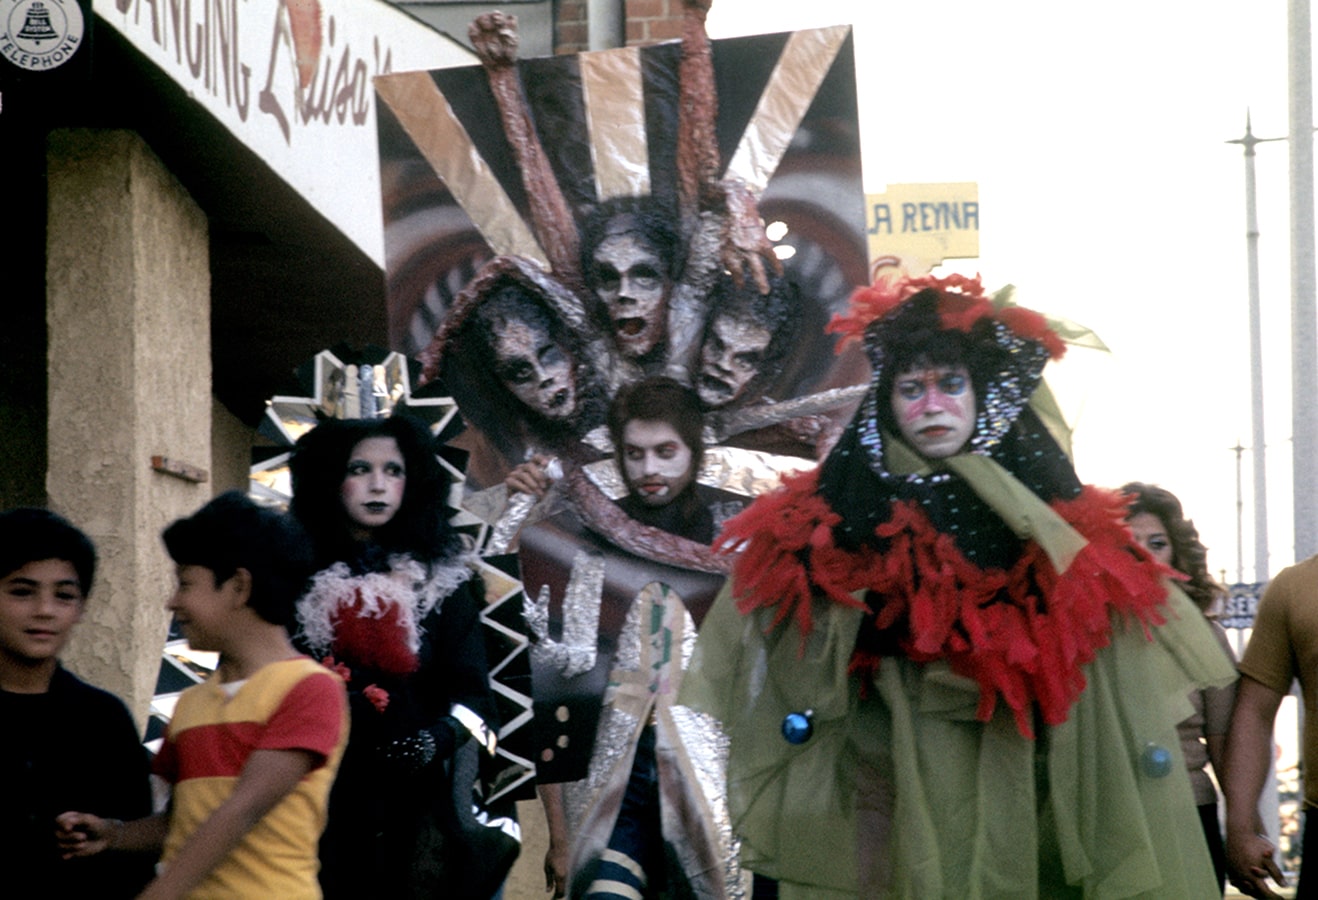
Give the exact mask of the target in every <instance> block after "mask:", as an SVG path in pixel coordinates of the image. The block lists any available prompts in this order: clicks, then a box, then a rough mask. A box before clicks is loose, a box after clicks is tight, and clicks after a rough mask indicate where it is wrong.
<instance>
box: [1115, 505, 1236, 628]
mask: <svg viewBox="0 0 1318 900" xmlns="http://www.w3.org/2000/svg"><path fill="white" fill-rule="evenodd" d="M1121 492H1122V493H1123V494H1125V495H1127V496H1128V497H1130V508H1129V509H1128V510H1127V511H1126V518H1127V519H1128V520H1129V519H1130V518H1132V517H1134V516H1138V515H1139V514H1140V513H1148V514H1149V515H1151V516H1153V517H1154V518H1156V519H1157V520H1158V521H1159V522H1161V523H1162V527H1163V530H1165V531H1166V532H1167V538H1168V540H1170V541H1171V544H1172V568H1173V569H1175V570H1176V571H1178V572H1180V573H1181V574H1182V575H1186V576H1188V577H1189V579H1190V580H1189V581H1186V582H1183V583H1182V584H1181V590H1183V591H1185V593H1186V594H1187V595H1189V597H1190V599H1191V600H1193V601H1194V603H1195V605H1196V606H1198V607H1199V609H1200V610H1201V611H1202V612H1208V611H1209V610H1210V609H1212V607H1213V604H1214V602H1216V600H1217V599H1218V598H1219V597H1220V596H1221V595H1222V592H1223V591H1222V586H1221V585H1220V584H1218V583H1217V582H1216V581H1214V580H1213V576H1212V575H1210V574H1209V573H1208V548H1207V547H1205V546H1204V545H1203V542H1202V541H1200V540H1199V530H1198V529H1197V528H1195V527H1194V522H1192V521H1191V520H1189V519H1187V518H1186V517H1185V512H1184V511H1183V510H1182V508H1181V501H1180V500H1178V499H1177V498H1176V495H1175V494H1173V493H1172V492H1171V491H1169V490H1167V489H1166V488H1160V487H1158V486H1157V485H1154V484H1144V483H1143V482H1139V481H1132V482H1130V483H1129V484H1125V485H1122V487H1121Z"/></svg>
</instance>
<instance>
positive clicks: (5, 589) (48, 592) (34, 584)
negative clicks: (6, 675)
mask: <svg viewBox="0 0 1318 900" xmlns="http://www.w3.org/2000/svg"><path fill="white" fill-rule="evenodd" d="M84 599H85V598H84V597H83V594H82V588H81V587H80V586H79V584H78V573H77V571H75V570H74V568H73V563H70V562H67V561H66V560H62V559H43V560H40V561H38V562H30V563H28V564H27V565H25V566H23V567H22V568H21V569H17V570H15V571H13V572H10V573H9V574H8V575H6V576H5V577H4V578H0V656H5V657H8V658H9V659H11V660H14V661H17V662H21V663H24V664H27V665H31V664H35V663H42V662H46V661H48V660H53V659H56V658H58V657H59V654H60V651H61V650H63V649H64V645H65V644H66V643H68V640H69V635H70V634H72V632H73V626H74V625H76V624H77V623H78V620H79V619H81V618H82V610H83V601H84Z"/></svg>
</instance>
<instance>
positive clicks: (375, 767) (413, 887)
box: [290, 416, 516, 900]
mask: <svg viewBox="0 0 1318 900" xmlns="http://www.w3.org/2000/svg"><path fill="white" fill-rule="evenodd" d="M290 465H291V468H292V475H293V502H292V507H291V510H292V513H293V514H294V515H295V516H296V517H297V518H298V519H299V521H301V523H302V525H303V526H304V527H305V528H306V530H307V532H308V533H309V534H310V535H311V538H312V544H313V549H314V551H315V556H316V563H317V568H318V569H319V572H318V574H317V575H316V576H315V577H314V578H313V579H312V582H311V587H310V588H309V590H308V591H307V594H306V596H304V597H303V598H302V599H301V600H299V601H298V605H297V618H298V625H299V632H298V635H297V641H298V643H299V645H300V646H301V647H303V648H304V649H305V650H306V651H307V652H308V653H309V654H310V655H311V656H313V657H314V658H316V659H320V660H322V661H324V662H325V664H326V665H328V666H330V667H331V668H333V669H335V670H336V671H338V672H339V674H341V675H342V676H343V678H344V680H345V681H346V682H347V684H348V691H349V699H350V702H351V707H352V732H351V734H350V736H349V740H348V748H347V751H346V752H345V754H344V757H343V764H342V766H341V768H340V769H339V777H338V780H337V781H336V782H335V784H334V789H333V791H332V792H331V794H330V806H329V822H328V825H327V827H326V830H325V835H324V838H323V839H322V841H321V853H320V856H321V884H322V887H323V889H324V892H325V896H326V897H327V898H336V897H343V898H360V897H398V898H408V897H418V896H445V897H455V898H464V900H465V898H472V900H486V898H489V897H490V896H491V895H493V894H494V893H495V891H496V890H497V888H498V885H499V883H500V882H501V880H502V878H503V875H504V874H505V873H506V871H507V866H508V865H511V862H512V858H511V857H507V858H505V857H503V856H502V855H500V856H497V857H496V858H491V856H493V855H492V854H491V855H486V856H485V858H481V855H477V856H476V858H471V857H472V848H471V846H470V845H469V842H468V841H469V839H470V837H471V834H472V831H473V829H472V828H471V827H470V823H469V822H468V821H467V820H470V819H471V802H472V786H473V784H474V781H475V772H474V762H475V760H476V758H477V756H478V755H483V754H484V753H486V751H490V752H492V751H493V739H492V736H491V735H492V731H491V728H490V724H487V723H491V724H492V719H493V713H494V704H493V700H492V697H491V695H490V691H489V686H488V680H489V676H488V670H487V666H486V659H485V647H484V639H483V635H482V629H481V624H480V615H479V614H480V609H481V603H482V602H483V597H482V585H481V581H480V579H479V578H478V577H476V576H475V574H474V572H473V570H472V568H471V567H470V565H468V562H469V561H468V559H467V558H466V554H465V551H464V550H463V548H462V544H461V541H460V539H459V536H458V535H457V534H456V533H455V532H454V530H453V529H452V527H451V526H450V524H449V521H448V514H449V512H450V510H449V508H448V506H447V504H446V502H445V500H446V497H447V493H448V487H449V479H448V476H447V474H446V473H445V472H444V470H443V468H442V467H441V466H440V464H439V462H438V460H437V459H436V458H435V454H434V447H433V439H432V437H431V435H430V432H429V431H428V430H427V429H426V428H425V427H424V426H423V425H421V424H419V423H417V422H415V421H413V420H411V419H408V418H407V417H405V416H392V417H388V418H380V419H345V420H337V419H331V420H328V421H325V422H323V423H321V424H320V425H318V426H316V427H315V428H314V429H312V430H311V431H309V432H307V433H306V434H305V435H303V436H302V438H301V439H300V440H299V441H298V443H297V446H296V448H295V450H294V453H293V457H292V461H291V464H290ZM477 748H478V749H477ZM461 772H465V773H466V776H465V777H464V776H462V775H459V774H455V773H461ZM485 830H489V829H485ZM515 848H516V843H515V842H513V843H512V844H511V849H512V850H513V855H514V856H515ZM477 860H479V864H478V862H477Z"/></svg>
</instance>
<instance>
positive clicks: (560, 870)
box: [545, 838, 567, 900]
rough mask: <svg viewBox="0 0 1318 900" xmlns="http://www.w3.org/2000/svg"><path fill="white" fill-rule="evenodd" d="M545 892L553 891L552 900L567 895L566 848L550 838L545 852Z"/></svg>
mask: <svg viewBox="0 0 1318 900" xmlns="http://www.w3.org/2000/svg"><path fill="white" fill-rule="evenodd" d="M545 890H546V891H553V893H554V900H559V898H560V897H564V896H566V895H567V848H566V847H563V846H561V845H560V843H559V842H557V841H555V840H553V839H552V838H551V839H550V841H549V849H548V850H546V851H545Z"/></svg>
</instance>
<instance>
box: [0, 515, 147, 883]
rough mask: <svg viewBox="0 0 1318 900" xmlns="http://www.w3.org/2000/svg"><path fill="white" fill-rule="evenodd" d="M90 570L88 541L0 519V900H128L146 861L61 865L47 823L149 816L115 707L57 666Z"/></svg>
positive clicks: (139, 754)
mask: <svg viewBox="0 0 1318 900" xmlns="http://www.w3.org/2000/svg"><path fill="white" fill-rule="evenodd" d="M95 571H96V550H95V549H94V548H93V546H92V542H91V541H90V540H89V539H88V537H87V536H86V535H85V534H83V533H82V532H81V531H79V530H78V529H77V528H75V527H74V526H73V525H72V524H70V523H69V522H67V521H65V520H64V519H63V518H61V517H60V516H58V515H56V514H55V513H53V512H50V511H49V510H45V509H31V508H24V509H13V510H9V511H8V512H4V513H0V721H3V722H4V727H5V738H4V740H3V741H0V798H3V800H0V869H2V870H3V871H6V872H9V873H16V872H21V873H23V881H24V883H25V884H26V886H22V885H20V884H19V883H18V882H17V881H14V880H13V878H14V876H13V875H12V874H11V875H10V876H9V878H10V880H9V883H8V884H6V887H5V895H6V896H9V897H20V898H21V897H37V896H41V897H79V896H87V897H90V896H96V897H110V898H119V897H133V896H136V895H137V893H138V891H140V890H141V889H142V887H143V885H145V884H146V882H147V881H148V880H149V879H150V877H151V863H152V858H151V857H148V856H146V855H138V856H123V857H117V858H114V859H108V858H107V859H98V860H82V859H80V860H63V859H61V858H60V853H59V848H58V846H57V845H56V843H55V838H54V834H53V833H52V832H53V829H54V827H55V816H56V815H57V814H59V813H60V812H61V811H63V810H65V809H68V808H69V807H70V806H78V807H80V808H84V809H89V810H92V811H94V812H95V813H96V814H97V815H101V816H115V817H136V816H144V815H147V814H149V813H150V812H151V789H150V784H149V782H148V779H147V775H148V762H147V754H146V751H145V749H144V748H143V747H142V742H141V737H140V735H139V734H138V731H137V727H136V726H135V725H134V724H133V719H132V717H131V716H130V715H129V714H128V710H127V709H125V708H124V704H123V703H122V702H121V701H120V700H119V699H118V698H117V697H115V696H113V695H112V694H109V693H107V692H106V691H103V690H101V689H99V688H95V687H92V686H91V685H89V684H87V683H86V682H84V681H82V680H80V679H79V678H77V677H76V676H74V675H73V674H72V673H70V672H68V671H67V670H66V669H64V668H63V666H61V665H60V661H59V654H60V652H61V651H62V650H63V648H64V645H65V644H66V643H67V642H68V639H69V637H70V636H71V635H72V633H73V627H74V625H76V624H77V623H78V622H79V621H80V620H81V618H82V613H83V610H84V608H85V606H86V602H87V595H88V593H89V592H90V591H91V586H92V577H93V575H94V574H95Z"/></svg>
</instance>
